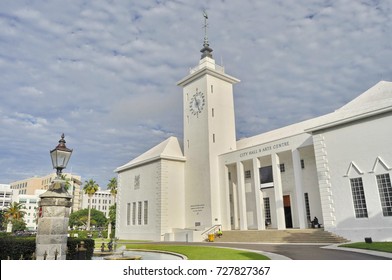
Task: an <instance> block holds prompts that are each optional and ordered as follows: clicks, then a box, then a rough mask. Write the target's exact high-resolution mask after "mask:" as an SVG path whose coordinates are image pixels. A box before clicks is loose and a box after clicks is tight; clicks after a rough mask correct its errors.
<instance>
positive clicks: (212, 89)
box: [211, 85, 214, 93]
mask: <svg viewBox="0 0 392 280" xmlns="http://www.w3.org/2000/svg"><path fill="white" fill-rule="evenodd" d="M211 93H214V86H213V85H211Z"/></svg>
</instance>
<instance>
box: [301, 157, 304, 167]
mask: <svg viewBox="0 0 392 280" xmlns="http://www.w3.org/2000/svg"><path fill="white" fill-rule="evenodd" d="M301 168H302V169H304V168H305V161H304V160H303V159H301Z"/></svg>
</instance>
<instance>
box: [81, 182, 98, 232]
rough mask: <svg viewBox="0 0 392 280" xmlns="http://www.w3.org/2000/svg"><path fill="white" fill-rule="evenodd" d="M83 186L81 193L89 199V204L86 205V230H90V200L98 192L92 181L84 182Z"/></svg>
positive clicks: (96, 185) (95, 184)
mask: <svg viewBox="0 0 392 280" xmlns="http://www.w3.org/2000/svg"><path fill="white" fill-rule="evenodd" d="M84 183H85V185H84V187H83V191H84V193H85V194H87V195H88V197H89V203H88V216H87V228H86V229H87V230H90V220H91V200H92V199H91V198H92V196H93V195H94V194H95V193H96V192H97V191H98V190H99V186H98V184H97V183H96V182H95V181H94V180H93V179H90V180H88V181H87V180H86V181H85V182H84Z"/></svg>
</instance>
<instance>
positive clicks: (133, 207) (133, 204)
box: [132, 202, 136, 225]
mask: <svg viewBox="0 0 392 280" xmlns="http://www.w3.org/2000/svg"><path fill="white" fill-rule="evenodd" d="M135 224H136V202H133V203H132V225H135Z"/></svg>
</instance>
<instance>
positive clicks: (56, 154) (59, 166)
mask: <svg viewBox="0 0 392 280" xmlns="http://www.w3.org/2000/svg"><path fill="white" fill-rule="evenodd" d="M64 137H65V136H64V133H63V134H62V135H61V139H60V140H59V144H58V145H57V147H56V148H54V149H53V150H51V151H50V157H51V158H52V165H53V169H56V170H57V172H56V173H57V178H60V176H61V172H62V170H63V169H64V168H66V167H67V164H68V161H69V159H70V158H71V154H72V150H71V149H68V148H67V147H66V146H65V143H66V142H65V140H64Z"/></svg>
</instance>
